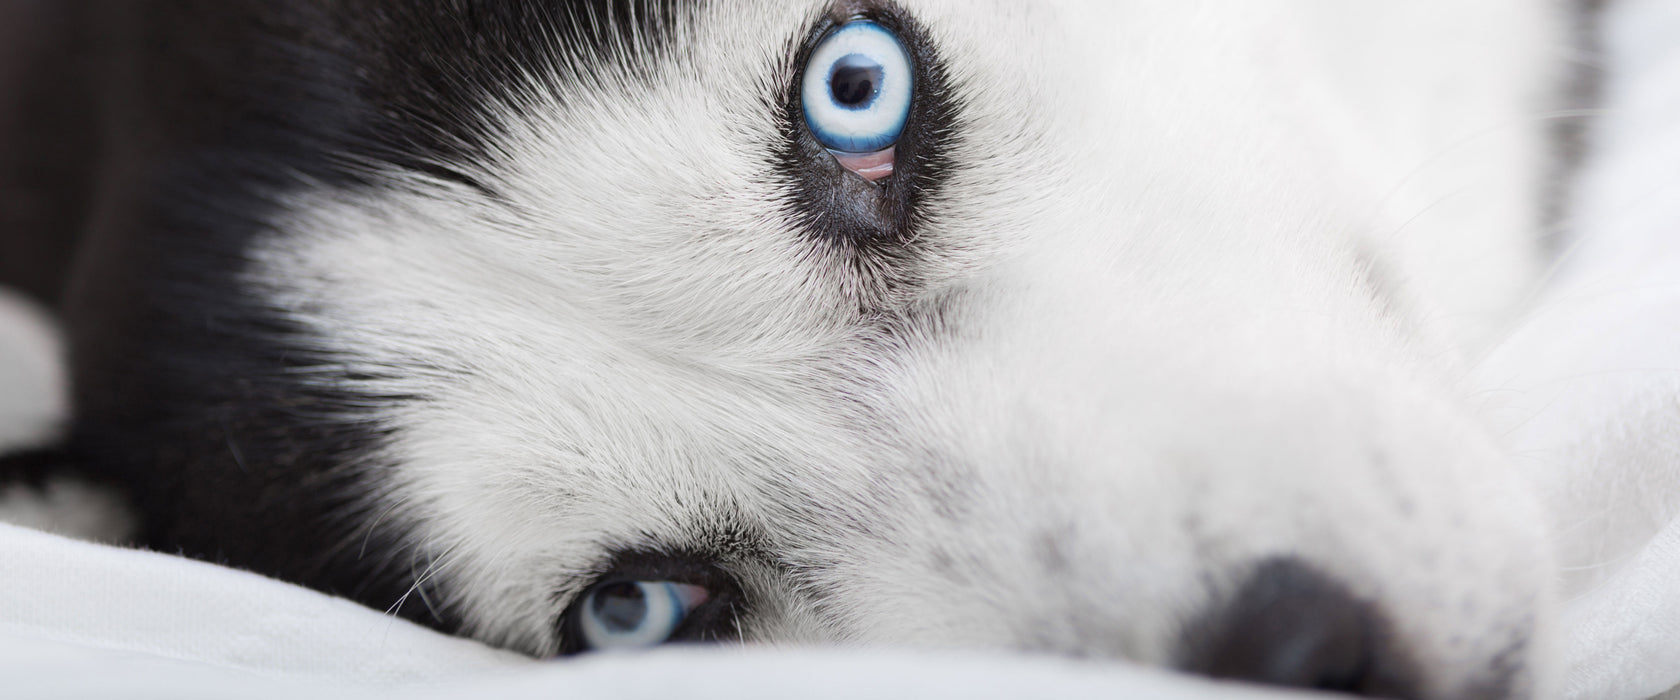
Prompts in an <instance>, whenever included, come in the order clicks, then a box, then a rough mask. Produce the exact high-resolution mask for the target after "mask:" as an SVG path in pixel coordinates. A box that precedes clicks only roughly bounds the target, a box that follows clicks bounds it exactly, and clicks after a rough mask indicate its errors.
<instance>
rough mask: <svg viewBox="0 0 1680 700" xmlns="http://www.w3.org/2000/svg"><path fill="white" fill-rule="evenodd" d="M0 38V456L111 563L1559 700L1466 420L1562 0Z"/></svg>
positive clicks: (789, 7) (1507, 497) (1538, 540)
mask: <svg viewBox="0 0 1680 700" xmlns="http://www.w3.org/2000/svg"><path fill="white" fill-rule="evenodd" d="M3 7H4V8H6V9H5V13H7V14H9V15H10V17H0V19H4V20H6V21H0V24H5V25H7V26H9V27H11V29H10V30H9V31H10V32H12V33H14V34H16V36H14V37H12V39H13V40H14V41H11V42H10V44H11V46H12V48H10V49H7V51H9V52H10V53H11V54H13V55H14V58H13V60H12V61H10V62H9V65H8V70H10V71H11V73H9V74H8V77H7V78H6V80H7V82H6V83H5V85H6V86H7V87H6V89H7V91H8V94H9V98H8V99H10V100H11V102H10V104H11V107H10V109H9V110H8V111H7V113H6V115H7V116H6V118H7V119H8V120H9V121H7V122H6V123H5V124H4V129H5V130H4V132H0V160H3V161H4V162H3V163H0V168H4V172H3V176H4V178H5V181H4V183H3V186H4V187H5V190H4V194H5V195H6V196H7V197H8V199H6V200H4V201H5V202H6V203H7V204H6V206H7V207H9V209H10V210H9V211H8V212H7V216H8V217H10V218H9V220H8V221H7V224H6V225H7V229H6V230H5V231H4V236H3V239H0V245H3V246H5V248H4V249H0V259H3V260H4V261H5V266H6V267H7V268H8V272H7V273H6V274H7V276H8V279H9V280H10V281H11V282H12V283H13V284H15V285H21V286H24V287H25V288H31V289H34V290H36V291H37V293H38V294H39V295H40V296H41V297H42V298H43V299H45V300H47V302H48V303H49V304H54V305H56V306H57V308H58V309H59V310H60V311H61V313H62V316H61V317H62V319H63V322H64V323H65V327H66V329H67V334H68V338H69V342H70V348H71V352H70V354H71V372H72V376H73V387H74V391H73V416H72V420H70V421H69V422H68V424H67V427H66V429H65V432H64V435H63V447H62V448H61V449H57V450H55V451H54V452H53V453H50V454H46V453H35V454H32V455H26V456H18V457H14V458H13V460H12V463H13V468H14V470H18V471H21V470H22V469H23V466H22V465H25V464H29V463H33V464H36V465H48V466H52V465H62V466H64V467H65V468H67V469H72V470H75V471H78V472H79V473H81V474H84V475H86V476H89V477H92V478H94V479H98V480H103V481H106V482H108V483H111V484H115V485H117V486H119V487H120V488H121V489H122V491H124V492H125V493H126V494H127V495H128V497H129V498H131V499H132V501H133V503H134V506H135V508H136V510H137V512H138V514H139V517H140V529H139V532H138V533H137V535H136V536H135V540H136V542H138V543H139V544H143V545H145V546H149V547H153V548H156V549H160V550H164V551H169V552H180V553H183V554H185V555H188V556H192V557H198V558H203V559H207V560H211V561H215V562H221V563H225V564H229V565H232V566H237V567H242V568H246V569H249V570H252V571H256V572H261V573H265V574H269V575H273V576H276V577H280V578H283V579H286V580H290V581H295V582H298V583H302V584H306V585H309V586H313V587H316V588H319V589H321V590H324V591H328V592H331V593H335V594H339V595H343V596H347V597H350V598H353V599H355V600H358V601H361V602H363V603H365V604H367V605H370V606H374V607H377V608H379V609H384V610H389V611H391V612H392V613H394V614H398V615H402V616H405V617H409V618H412V619H415V620H419V621H422V622H425V623H427V624H431V625H434V626H436V627H438V628H440V629H443V630H446V631H450V632H454V633H459V634H462V635H466V636H470V637H473V638H477V639H480V640H483V641H485V642H488V643H491V644H496V645H502V646H506V647H509V648H512V649H517V650H521V651H524V652H527V653H529V654H532V655H537V656H547V655H556V654H567V653H576V652H582V651H587V650H592V649H614V648H631V647H646V646H652V645H657V644H661V643H665V642H684V641H712V640H726V641H727V640H743V641H748V642H773V643H801V644H802V643H820V644H846V645H853V644H871V645H894V646H908V647H945V648H996V649H1014V650H1026V651H1042V652H1051V653H1061V654H1068V655H1076V656H1082V657H1093V658H1114V659H1124V660H1129V661H1132V662H1138V663H1145V664H1154V665H1161V666H1168V667H1173V668H1179V669H1184V670H1188V671H1192V672H1197V673H1204V674H1210V675H1214V676H1219V677H1227V678H1236V679H1244V680H1250V681H1256V682H1262V683H1272V684H1278V685H1286V686H1297V687H1309V688H1321V689H1330V690H1340V691H1346V692H1351V693H1358V694H1364V695H1372V696H1382V697H1404V698H1527V697H1533V696H1535V695H1544V694H1545V693H1546V692H1547V688H1548V681H1547V674H1546V673H1545V671H1544V668H1545V666H1546V663H1545V660H1546V658H1547V656H1546V654H1547V650H1548V643H1547V642H1546V639H1547V637H1548V626H1549V619H1550V617H1551V613H1550V610H1551V608H1552V607H1553V605H1554V603H1553V598H1552V596H1553V593H1552V592H1551V590H1550V584H1549V583H1548V581H1549V580H1550V578H1551V569H1550V563H1549V562H1550V555H1549V554H1548V553H1547V551H1546V547H1545V545H1544V537H1543V533H1542V532H1541V526H1540V518H1539V515H1538V510H1537V507H1536V505H1535V504H1534V502H1533V499H1532V496H1531V495H1530V494H1529V493H1528V492H1527V491H1526V490H1525V489H1526V487H1525V485H1524V482H1523V481H1521V480H1520V479H1519V478H1518V476H1517V475H1516V474H1515V472H1514V470H1513V468H1512V464H1511V460H1510V457H1509V455H1508V454H1507V452H1506V450H1505V449H1504V448H1503V447H1502V446H1501V444H1500V442H1499V440H1498V436H1496V435H1492V434H1490V432H1489V431H1487V430H1486V429H1485V428H1484V427H1482V424H1481V422H1480V419H1479V418H1478V415H1477V410H1476V405H1477V398H1478V397H1477V394H1476V393H1475V391H1474V390H1473V387H1471V386H1469V385H1468V383H1467V381H1466V380H1465V379H1464V377H1465V376H1466V372H1467V369H1468V368H1469V367H1471V366H1473V364H1474V361H1475V359H1476V357H1477V356H1478V353H1480V352H1481V351H1482V350H1483V349H1484V348H1485V347H1486V346H1487V344H1488V343H1489V342H1490V340H1491V339H1493V338H1495V337H1497V334H1498V333H1499V330H1500V328H1501V324H1502V323H1504V322H1506V321H1507V320H1508V318H1509V317H1510V315H1511V313H1512V312H1513V310H1514V309H1515V308H1516V307H1517V306H1518V305H1519V303H1520V301H1521V300H1522V298H1523V297H1524V295H1525V294H1526V293H1527V292H1528V291H1529V290H1530V289H1531V287H1532V286H1533V285H1534V284H1536V282H1537V279H1538V277H1539V271H1540V270H1541V268H1542V267H1543V266H1544V264H1545V255H1546V250H1545V247H1544V245H1543V241H1542V237H1541V236H1540V235H1539V231H1540V229H1541V224H1540V221H1541V212H1542V211H1543V210H1544V208H1545V207H1544V206H1543V202H1542V200H1543V199H1544V196H1543V192H1544V191H1545V187H1546V182H1545V181H1546V179H1547V173H1548V172H1549V171H1550V169H1551V168H1550V160H1549V156H1548V147H1547V127H1546V122H1545V120H1544V119H1543V118H1542V115H1543V114H1544V113H1545V112H1546V110H1547V109H1549V108H1550V107H1552V106H1553V95H1554V94H1555V93H1558V92H1559V89H1558V86H1559V84H1560V83H1561V82H1563V80H1562V76H1561V75H1560V71H1559V70H1558V69H1556V68H1555V65H1556V64H1557V63H1558V61H1559V58H1560V57H1561V56H1562V55H1563V54H1564V51H1563V50H1562V47H1563V45H1564V44H1565V43H1566V41H1565V40H1566V38H1567V36H1566V35H1567V31H1566V28H1565V26H1564V25H1565V18H1564V16H1563V15H1564V13H1563V11H1562V10H1561V9H1560V8H1556V7H1552V6H1551V4H1550V3H1548V2H1536V1H1534V0H1477V1H1475V2H1386V3H1369V2H1342V1H1340V0H1292V1H1285V0H1278V1H1275V2H1265V3H1253V2H1238V1H1235V0H1227V1H1223V2H1220V1H1214V0H1206V1H1204V0H1196V1H1190V0H1182V1H1175V2H1141V1H1139V2H1130V1H1126V2H1122V1H1118V0H1057V1H1041V0H693V1H679V0H450V1H448V2H442V1H437V2H416V1H412V0H400V1H399V0H287V1H286V2H273V1H271V0H102V1H95V0H90V1H89V2H80V3H49V2H29V1H27V0H11V1H10V2H9V3H8V4H6V5H4V6H3ZM67 47H69V48H67ZM71 49H74V50H71Z"/></svg>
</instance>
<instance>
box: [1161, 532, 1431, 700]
mask: <svg viewBox="0 0 1680 700" xmlns="http://www.w3.org/2000/svg"><path fill="white" fill-rule="evenodd" d="M1187 631H1188V634H1187V635H1186V637H1185V642H1186V644H1185V647H1184V648H1185V654H1184V657H1183V659H1184V667H1185V668H1186V670H1189V671H1193V672H1195V673H1201V674H1204V675H1209V676H1213V677H1215V678H1225V679H1231V680H1241V681H1250V682H1256V683H1265V684H1268V685H1279V686H1286V687H1290V688H1311V689H1315V690H1327V691H1337V692H1343V693H1352V694H1355V695H1363V696H1367V697H1377V698H1400V699H1411V698H1419V697H1421V695H1422V692H1423V691H1422V689H1421V683H1420V680H1421V679H1420V678H1419V677H1418V675H1417V674H1416V673H1414V672H1413V670H1412V666H1411V664H1410V663H1409V662H1407V661H1406V660H1405V659H1404V658H1402V656H1401V654H1400V652H1401V650H1399V649H1395V648H1393V647H1394V646H1395V645H1394V641H1393V640H1392V639H1391V638H1390V637H1389V635H1388V631H1387V624H1386V623H1385V622H1384V620H1383V617H1382V615H1381V614H1380V613H1379V611H1378V610H1377V609H1376V607H1375V606H1373V605H1371V604H1370V603H1368V602H1366V601H1364V600H1360V599H1359V598H1358V597H1356V596H1354V595H1353V594H1352V593H1351V592H1349V591H1348V590H1347V589H1346V588H1345V587H1344V586H1342V585H1341V584H1339V583H1337V582H1336V581H1334V580H1332V579H1331V578H1330V577H1328V576H1326V575H1324V574H1323V573H1320V572H1319V571H1317V570H1316V569H1314V568H1313V567H1311V566H1309V565H1307V564H1306V563H1304V562H1302V561H1300V560H1299V559H1294V558H1278V559H1270V560H1267V561H1265V562H1263V563H1261V564H1260V566H1259V567H1257V568H1256V569H1255V572H1254V574H1253V575H1252V576H1251V577H1250V578H1249V579H1248V581H1247V583H1245V584H1243V586H1242V587H1241V588H1240V589H1239V590H1238V591H1237V595H1236V596H1235V597H1233V598H1232V599H1231V601H1230V603H1228V604H1227V605H1226V606H1225V607H1223V608H1221V609H1219V610H1217V611H1216V612H1214V613H1213V614H1211V615H1208V616H1207V617H1206V618H1204V619H1203V620H1201V621H1199V622H1197V623H1195V624H1192V625H1191V626H1190V627H1189V628H1188V630H1187Z"/></svg>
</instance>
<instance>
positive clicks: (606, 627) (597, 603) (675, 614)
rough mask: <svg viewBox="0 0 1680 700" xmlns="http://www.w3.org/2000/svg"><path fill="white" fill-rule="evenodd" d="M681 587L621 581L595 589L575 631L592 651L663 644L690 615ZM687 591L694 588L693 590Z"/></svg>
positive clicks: (587, 598)
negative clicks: (577, 630) (580, 633)
mask: <svg viewBox="0 0 1680 700" xmlns="http://www.w3.org/2000/svg"><path fill="white" fill-rule="evenodd" d="M684 588H685V587H684V586H683V585H682V584H676V583H665V582H655V581H623V582H618V583H612V584H607V585H603V586H598V587H596V588H595V589H594V590H591V591H590V592H589V593H588V594H587V595H586V596H585V598H584V600H583V607H582V609H580V610H579V611H578V613H577V614H578V615H581V618H580V619H579V620H578V629H579V631H580V632H582V633H583V642H584V644H585V646H586V647H587V648H588V649H590V650H592V651H611V650H619V649H645V648H647V647H652V646H657V645H659V644H664V643H665V642H666V641H668V640H670V639H671V636H672V635H674V634H676V632H677V630H678V629H679V628H681V627H682V623H683V620H685V619H686V618H687V617H688V614H689V613H690V612H692V610H691V607H692V603H691V601H690V598H691V596H690V597H685V596H684V595H683V592H684V591H683V589H684ZM687 588H693V587H692V586H690V587H687Z"/></svg>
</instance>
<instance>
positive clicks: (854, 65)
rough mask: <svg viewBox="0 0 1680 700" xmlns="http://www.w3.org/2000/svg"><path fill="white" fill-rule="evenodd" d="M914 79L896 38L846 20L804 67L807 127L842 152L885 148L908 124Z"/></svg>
mask: <svg viewBox="0 0 1680 700" xmlns="http://www.w3.org/2000/svg"><path fill="white" fill-rule="evenodd" d="M914 78H915V76H914V71H913V70H911V66H910V54H909V53H908V52H906V51H905V49H904V43H903V42H901V41H899V39H898V36H897V35H895V34H893V33H892V31H891V30H889V29H887V28H886V27H883V26H881V25H879V24H876V23H875V22H871V21H869V20H856V21H853V22H849V23H847V24H845V25H843V26H841V27H840V28H839V29H836V30H834V31H833V32H831V33H830V34H829V35H828V36H827V37H824V38H823V40H822V42H821V43H819V44H818V45H817V48H816V50H815V51H813V52H812V53H811V61H810V63H808V64H806V66H805V84H804V85H803V86H802V88H801V89H802V92H801V101H802V102H803V103H804V105H805V123H806V124H808V125H810V128H811V133H812V134H813V135H815V136H816V137H817V140H818V141H821V142H822V144H823V145H824V146H827V147H828V148H829V149H830V150H833V151H838V152H839V153H841V154H853V155H856V154H870V153H877V152H880V151H883V150H886V149H888V148H890V147H892V146H893V145H894V144H896V143H898V137H899V136H900V135H901V134H903V133H904V125H905V123H906V122H908V121H909V120H910V98H911V95H912V93H913V90H914V89H915V84H914V83H915V80H914Z"/></svg>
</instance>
